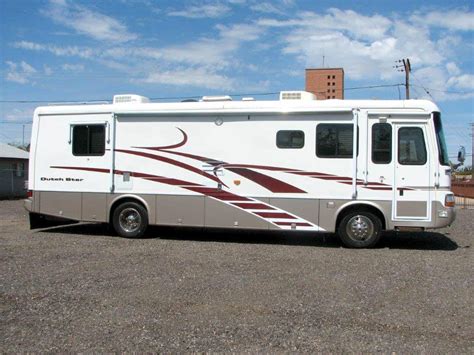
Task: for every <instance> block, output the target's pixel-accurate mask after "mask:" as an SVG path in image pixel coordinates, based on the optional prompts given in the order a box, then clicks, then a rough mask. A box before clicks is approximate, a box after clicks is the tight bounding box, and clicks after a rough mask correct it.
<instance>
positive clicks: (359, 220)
mask: <svg viewBox="0 0 474 355" xmlns="http://www.w3.org/2000/svg"><path fill="white" fill-rule="evenodd" d="M381 232H382V222H381V221H380V218H378V217H377V216H375V215H374V214H372V213H370V212H367V211H354V212H350V213H348V214H347V215H345V216H344V218H343V219H342V220H341V223H339V227H338V229H337V234H338V235H339V238H341V241H342V243H343V244H344V246H346V247H348V248H371V247H373V246H374V245H375V244H377V242H378V241H379V239H380V234H381Z"/></svg>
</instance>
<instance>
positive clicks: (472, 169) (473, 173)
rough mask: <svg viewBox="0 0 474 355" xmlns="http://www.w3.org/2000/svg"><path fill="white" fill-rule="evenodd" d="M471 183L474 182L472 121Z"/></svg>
mask: <svg viewBox="0 0 474 355" xmlns="http://www.w3.org/2000/svg"><path fill="white" fill-rule="evenodd" d="M471 129H472V134H471V144H472V145H471V184H474V123H471Z"/></svg>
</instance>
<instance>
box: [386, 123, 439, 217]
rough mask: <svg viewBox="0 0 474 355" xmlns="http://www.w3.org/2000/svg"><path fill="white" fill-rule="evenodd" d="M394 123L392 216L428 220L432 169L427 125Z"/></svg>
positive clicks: (429, 215)
mask: <svg viewBox="0 0 474 355" xmlns="http://www.w3.org/2000/svg"><path fill="white" fill-rule="evenodd" d="M393 127H394V132H395V135H394V137H395V139H394V141H393V144H394V149H393V152H394V156H393V161H394V162H395V164H394V169H395V171H394V188H393V193H394V198H393V209H392V210H393V213H392V214H393V217H394V219H402V220H428V219H430V218H431V201H430V192H429V187H430V186H431V173H430V154H429V149H428V139H427V138H428V136H427V125H426V124H423V123H417V124H409V123H395V124H393Z"/></svg>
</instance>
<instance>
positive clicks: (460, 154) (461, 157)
mask: <svg viewBox="0 0 474 355" xmlns="http://www.w3.org/2000/svg"><path fill="white" fill-rule="evenodd" d="M464 160H466V148H464V147H460V148H459V151H458V162H460V163H461V164H463V163H464Z"/></svg>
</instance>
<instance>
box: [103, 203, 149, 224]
mask: <svg viewBox="0 0 474 355" xmlns="http://www.w3.org/2000/svg"><path fill="white" fill-rule="evenodd" d="M125 202H135V203H138V204H139V205H141V206H142V207H143V208H144V209H145V210H146V212H147V214H150V212H149V211H148V208H147V207H146V206H145V204H144V203H143V202H142V201H140V200H139V199H138V198H134V197H123V198H119V199H117V200H116V201H114V203H113V204H112V206H110V210H109V211H110V212H109V223H113V221H112V218H113V217H114V211H115V209H116V208H117V207H118V206H119V205H120V204H122V203H125ZM148 218H150V217H148Z"/></svg>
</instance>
